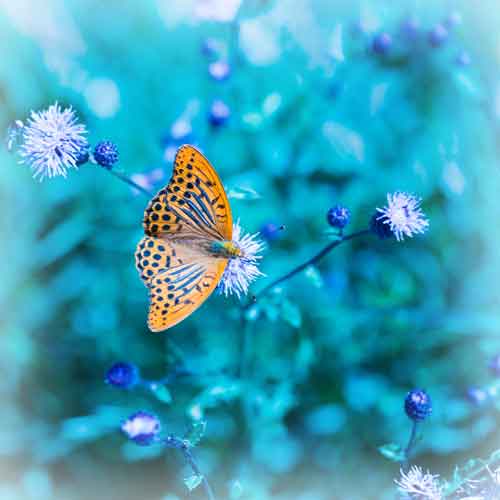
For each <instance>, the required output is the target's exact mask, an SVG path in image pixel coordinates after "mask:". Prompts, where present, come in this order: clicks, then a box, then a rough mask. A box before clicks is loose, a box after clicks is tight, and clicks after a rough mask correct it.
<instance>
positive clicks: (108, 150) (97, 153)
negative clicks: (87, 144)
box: [94, 141, 118, 169]
mask: <svg viewBox="0 0 500 500" xmlns="http://www.w3.org/2000/svg"><path fill="white" fill-rule="evenodd" d="M94 159H95V161H96V162H97V163H98V164H99V165H101V167H104V168H108V169H111V168H112V167H113V165H114V164H115V163H116V162H117V161H118V148H117V147H116V144H114V143H113V142H111V141H101V142H99V143H98V144H97V145H96V147H95V148H94Z"/></svg>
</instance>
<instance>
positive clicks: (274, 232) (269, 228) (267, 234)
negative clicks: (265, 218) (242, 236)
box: [259, 222, 285, 241]
mask: <svg viewBox="0 0 500 500" xmlns="http://www.w3.org/2000/svg"><path fill="white" fill-rule="evenodd" d="M283 229H285V227H284V226H283V225H281V226H278V225H277V224H275V223H274V222H267V223H266V224H263V225H262V226H261V228H260V230H259V234H260V235H261V236H262V238H264V239H265V240H266V241H274V240H277V239H278V238H279V237H280V235H281V231H282V230H283Z"/></svg>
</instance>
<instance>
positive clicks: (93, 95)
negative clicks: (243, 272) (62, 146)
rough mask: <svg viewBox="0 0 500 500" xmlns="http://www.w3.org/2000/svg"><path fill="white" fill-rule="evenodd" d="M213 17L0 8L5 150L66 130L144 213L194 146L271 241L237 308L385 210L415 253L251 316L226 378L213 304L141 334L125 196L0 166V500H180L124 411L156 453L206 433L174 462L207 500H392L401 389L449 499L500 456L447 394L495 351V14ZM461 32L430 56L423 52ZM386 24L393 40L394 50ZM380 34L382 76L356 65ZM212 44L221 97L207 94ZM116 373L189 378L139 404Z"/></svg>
mask: <svg viewBox="0 0 500 500" xmlns="http://www.w3.org/2000/svg"><path fill="white" fill-rule="evenodd" d="M213 3H214V2H211V1H203V0H199V1H198V0H197V1H195V0H189V1H183V0H175V1H174V0H156V1H153V0H147V1H143V2H137V1H136V2H134V1H123V0H120V1H118V0H108V1H106V2H102V1H97V0H86V1H83V0H81V1H78V0H67V1H62V0H59V1H57V0H44V1H43V2H37V1H36V0H31V1H30V0H17V1H15V2H13V1H9V0H1V1H0V32H1V33H2V36H1V37H0V50H1V52H0V53H1V55H2V57H1V59H0V103H1V106H0V129H1V130H3V131H5V130H6V129H7V127H8V125H9V124H10V123H11V122H13V121H14V120H15V119H22V120H25V119H26V117H27V116H28V114H29V112H30V110H32V109H33V110H38V109H43V108H46V107H47V106H49V105H50V104H52V103H53V102H55V101H58V102H59V103H61V104H62V105H64V106H69V105H71V106H73V108H74V109H75V110H76V111H77V113H78V115H79V117H80V119H81V121H82V122H83V123H85V124H86V125H87V128H88V129H89V140H90V141H91V142H92V143H93V144H94V143H96V142H97V141H99V140H102V139H109V140H111V141H113V142H115V143H116V144H117V145H118V147H119V150H120V163H119V165H118V167H117V169H118V170H120V171H123V172H124V173H126V174H127V175H134V176H135V177H134V179H136V180H138V181H140V182H145V180H147V181H148V182H149V183H150V184H151V185H150V186H148V187H149V188H150V189H151V190H155V189H159V188H160V187H161V186H163V184H165V183H166V182H167V181H168V179H169V177H170V173H171V160H172V152H173V151H175V148H176V146H177V145H178V144H180V143H182V142H189V143H194V144H197V145H198V146H199V147H200V148H202V149H203V151H204V153H205V154H206V155H207V157H208V158H209V159H210V161H211V162H212V163H213V165H214V166H215V168H216V169H217V171H218V172H219V174H220V176H221V177H222V179H223V181H224V184H225V186H226V188H227V191H228V193H229V194H230V201H231V206H232V210H233V214H234V216H235V217H239V218H240V219H241V222H242V224H243V226H244V227H245V228H246V229H247V230H248V231H252V232H254V231H258V230H260V228H261V227H262V226H263V225H265V224H268V223H274V224H277V225H280V224H285V225H286V227H287V229H286V231H284V232H283V233H281V234H280V237H279V238H277V239H276V240H274V241H272V242H270V243H269V245H268V249H267V251H266V253H265V258H264V260H263V264H262V267H261V269H262V271H263V272H265V273H266V275H267V278H262V279H261V280H259V282H257V283H255V284H254V285H253V287H252V291H253V292H256V291H258V290H259V289H261V288H262V287H263V286H265V284H266V283H269V282H270V280H271V279H272V278H274V277H276V276H279V275H280V274H282V273H284V272H286V271H287V270H289V269H290V268H291V267H293V266H294V265H296V264H298V263H300V262H302V261H303V260H305V259H306V258H308V257H309V256H311V255H312V254H313V253H314V252H316V251H317V250H318V249H320V248H321V246H322V245H324V244H326V243H327V242H328V241H329V236H328V234H326V233H327V231H328V225H327V223H326V217H325V215H326V211H327V210H328V208H329V207H331V206H333V205H335V204H337V203H341V204H344V205H346V206H348V207H349V209H350V210H351V212H352V214H353V217H352V222H351V228H352V230H358V229H363V228H365V227H366V225H367V223H368V220H369V218H370V216H371V214H372V213H373V211H374V209H375V207H376V206H382V205H383V204H384V203H385V196H386V193H387V192H392V191H395V190H398V189H400V190H405V191H410V192H414V193H415V194H417V195H419V196H421V197H422V198H423V209H424V211H425V213H426V214H427V215H428V217H429V219H430V230H429V231H428V233H427V234H426V235H423V236H420V237H417V238H414V239H412V240H408V241H405V242H402V243H398V242H396V241H377V240H376V239H375V238H374V237H367V238H364V239H359V240H356V241H355V242H353V243H352V244H345V245H342V246H341V247H340V248H338V249H336V250H335V251H334V252H333V253H332V254H331V255H330V256H329V257H328V258H327V259H326V260H325V261H323V262H321V264H320V265H319V266H318V268H317V269H316V268H315V269H309V270H308V271H307V272H306V273H304V274H301V275H299V276H297V277H295V278H293V280H290V281H289V282H287V283H286V284H285V285H284V286H283V287H281V288H280V289H279V290H278V291H277V292H276V293H275V294H273V295H271V296H270V297H269V298H267V299H265V300H262V301H260V302H259V303H258V304H257V305H256V306H255V308H254V309H253V310H252V315H251V318H250V319H251V321H249V323H248V332H247V334H248V344H247V349H246V362H245V365H246V367H245V370H244V373H243V375H242V376H241V377H238V376H237V375H235V374H236V373H237V367H238V364H239V363H240V359H241V349H242V344H243V341H242V338H243V332H242V327H241V323H240V321H239V308H238V302H237V301H236V300H233V299H224V298H222V297H218V296H216V295H215V294H214V296H213V297H212V298H210V300H209V301H208V302H207V303H206V304H205V305H204V306H203V307H202V308H201V309H200V310H199V311H198V312H196V313H195V314H194V315H193V316H191V317H190V318H189V319H187V320H186V321H184V322H183V323H181V324H180V325H179V326H177V327H175V328H174V329H173V330H171V331H168V332H167V333H163V334H152V333H150V332H149V331H148V329H147V326H146V313H147V294H146V289H145V288H144V287H143V285H142V283H141V281H140V279H139V277H138V275H137V273H136V270H135V268H134V260H133V252H134V249H135V245H136V243H137V241H138V240H139V239H140V238H141V235H142V227H141V220H142V215H143V210H144V208H145V206H146V203H147V199H146V198H145V197H143V196H142V195H140V194H138V193H136V192H133V191H132V190H131V189H130V188H129V187H128V186H127V185H126V184H123V183H121V182H119V181H118V180H117V179H116V178H114V177H113V176H111V175H109V174H108V173H107V172H106V171H105V170H104V169H100V168H99V167H97V166H94V165H91V164H87V165H85V166H83V167H82V168H80V169H79V170H78V171H71V172H70V173H69V176H68V179H66V180H64V179H62V178H57V179H54V180H50V181H46V182H43V183H41V184H40V183H38V182H36V181H33V180H32V179H31V175H30V171H29V169H28V168H27V167H26V166H21V165H19V164H18V159H17V158H16V157H15V155H13V154H11V153H8V152H7V151H6V148H2V150H1V151H0V157H1V165H2V169H1V176H0V189H1V197H0V203H1V205H2V210H1V213H2V226H1V231H2V259H1V260H0V266H1V267H0V276H1V281H0V303H1V311H2V314H1V324H2V334H1V336H0V363H1V364H0V366H1V377H0V391H1V394H2V402H3V404H2V406H1V411H0V499H2V500H4V499H6V500H11V499H27V500H32V499H36V500H45V499H51V498H54V499H65V500H66V499H68V500H73V499H74V500H77V499H78V500H79V499H88V498H96V499H101V498H102V499H107V500H112V499H121V500H125V499H135V498H141V499H145V500H146V499H147V500H150V499H151V500H156V499H162V500H174V499H176V498H179V499H180V498H187V497H188V496H189V497H190V498H202V497H203V492H202V490H201V488H198V489H196V490H194V491H193V492H192V493H190V494H188V492H187V490H186V488H185V486H184V484H183V478H184V477H185V476H187V475H189V473H188V470H187V469H186V467H185V466H184V464H183V461H182V457H181V456H178V455H177V454H176V452H175V451H173V450H167V451H162V450H161V449H159V448H157V447H145V448H144V447H138V446H136V445H134V444H133V443H130V442H126V439H125V438H124V436H123V435H121V434H120V432H119V430H118V429H119V426H120V422H121V421H122V419H123V418H124V417H126V416H127V415H129V414H130V413H131V412H133V411H136V410H139V409H145V410H150V411H154V412H156V413H157V414H158V415H160V416H161V418H162V421H163V427H164V430H165V431H166V432H172V433H182V431H183V430H184V429H185V428H186V426H187V425H188V424H189V422H190V420H192V419H196V418H199V417H200V416H203V418H204V419H205V420H206V421H207V432H206V436H205V438H204V439H203V441H202V442H201V443H200V445H199V447H198V448H197V449H196V456H197V458H198V460H199V462H200V467H201V468H202V470H203V471H205V472H206V474H207V477H208V478H209V479H210V481H211V483H212V484H213V486H214V489H215V491H216V493H217V497H218V498H231V499H256V500H260V499H267V498H277V499H300V500H324V499H325V500H326V499H337V498H338V499H342V500H345V499H353V500H354V499H379V498H380V499H391V498H396V497H397V492H396V489H395V485H394V483H393V480H394V478H397V477H398V475H399V465H398V464H397V463H393V462H391V461H388V460H387V459H386V458H384V457H383V456H382V455H381V454H380V453H379V452H378V451H377V449H378V447H379V446H381V445H383V444H385V443H388V442H396V443H401V444H403V443H405V442H406V440H407V439H408V434H409V430H410V421H409V420H408V418H407V417H406V415H405V413H404V411H403V400H404V396H405V394H406V392H407V391H409V390H410V389H412V388H413V387H424V388H425V389H426V390H427V391H428V392H429V394H430V395H431V397H432V399H433V403H434V413H433V415H432V417H431V418H430V419H429V421H427V422H425V424H424V425H423V426H422V432H423V437H422V440H421V441H420V443H419V445H418V454H417V456H416V457H415V462H416V463H417V464H419V465H421V466H422V467H424V468H425V469H430V470H432V471H433V472H434V473H436V474H441V475H443V476H445V477H446V476H450V474H451V473H452V472H453V469H454V466H455V465H456V464H460V463H463V462H465V461H466V460H467V459H469V458H471V457H476V456H486V455H488V454H490V453H491V452H492V451H494V450H495V449H496V448H499V447H500V440H499V437H500V436H499V433H498V431H497V429H496V428H497V425H498V421H499V416H498V409H500V405H499V404H498V401H494V400H493V401H491V402H490V403H489V404H486V405H483V406H479V407H478V406H477V405H473V404H471V402H470V401H468V400H467V399H466V397H465V394H466V392H467V390H468V388H469V387H471V386H478V387H485V386H487V385H488V384H491V383H493V382H494V376H493V375H492V374H491V373H490V372H489V371H488V362H489V360H490V359H491V358H492V356H494V355H495V354H497V353H499V352H500V338H499V327H500V321H499V320H500V316H499V306H500V296H499V292H498V283H500V266H499V264H500V253H499V251H498V245H499V243H500V241H499V237H498V221H499V220H500V219H499V217H500V197H499V195H498V193H499V192H500V176H499V165H498V163H499V162H498V152H499V143H498V134H499V131H500V73H499V71H498V69H499V64H498V63H499V55H500V35H499V32H498V26H499V23H500V9H499V8H498V7H499V2H498V1H496V0H489V1H485V0H483V1H482V2H481V3H480V4H478V3H477V2H476V3H471V2H465V1H464V2H445V1H437V2H431V1H430V0H429V1H420V2H418V1H412V2H410V1H408V2H392V1H385V2H382V1H375V0H374V1H368V0H366V1H351V2H337V1H331V0H329V1H326V0H277V1H265V0H248V1H247V0H243V2H242V5H241V6H240V8H239V10H238V11H237V7H238V4H239V2H238V1H236V0H235V1H229V0H225V1H223V2H218V3H220V4H221V5H223V7H224V8H223V9H222V10H221V11H220V12H219V11H217V12H219V14H220V13H222V15H218V14H217V12H215V11H213V10H212V11H210V9H208V7H210V5H211V4H213ZM207 6H208V7H207ZM212 7H213V6H212ZM236 11H237V12H236ZM456 11H458V12H460V14H461V17H462V22H461V23H460V24H458V25H457V26H455V27H453V29H451V30H450V36H449V39H448V40H447V41H446V43H445V44H444V45H443V46H442V47H440V48H433V47H431V46H430V45H429V43H428V40H427V32H428V31H429V30H430V29H432V27H433V26H434V25H435V24H436V23H439V22H443V20H445V19H447V18H448V16H450V14H452V13H453V12H456ZM207 12H208V13H209V14H210V12H211V15H208V14H207ZM214 12H215V13H214ZM216 14H217V15H216ZM214 16H215V17H216V18H217V19H214ZM207 17H208V18H207ZM210 17H211V18H210ZM221 17H222V19H221ZM409 18H415V19H417V20H418V21H419V23H420V28H419V30H418V34H417V35H416V39H408V38H407V37H405V36H404V34H402V33H401V30H400V24H401V23H402V22H403V21H404V20H405V19H409ZM381 31H387V32H389V33H391V35H392V37H393V46H392V47H391V50H390V53H389V54H388V55H386V56H379V55H377V54H374V53H373V51H372V50H371V48H370V47H371V43H372V39H373V37H374V35H375V34H376V33H379V32H381ZM207 38H212V39H215V40H217V42H218V45H219V50H220V53H219V56H220V57H222V58H227V59H228V60H229V62H230V65H231V74H230V76H229V78H228V79H227V80H226V81H216V80H215V79H214V78H212V77H211V76H210V74H209V64H210V63H211V62H213V61H214V60H216V59H217V56H213V55H212V56H207V55H206V54H204V53H203V51H202V46H203V44H204V43H205V42H206V40H207ZM462 51H467V52H468V53H469V54H470V58H471V64H470V65H463V64H462V65H461V64H458V63H457V61H456V58H457V56H458V55H459V54H460V53H461V52H462ZM216 98H218V99H222V100H224V101H225V102H226V104H227V105H228V106H229V107H230V109H231V117H230V119H229V121H228V122H227V124H225V125H224V126H221V127H213V126H211V125H210V123H209V121H208V119H207V115H208V113H209V110H210V106H211V103H212V101H213V99H216ZM183 130H184V131H185V132H182V131H183ZM158 169H159V170H158ZM151 172H153V174H151ZM141 175H142V176H141ZM118 360H126V361H130V362H133V363H135V364H137V365H138V366H139V367H140V369H141V371H142V373H143V374H144V376H146V377H148V378H152V379H153V378H160V377H161V376H163V375H165V374H168V373H169V372H170V371H171V370H172V369H173V368H172V367H174V366H175V365H176V364H178V363H183V364H184V365H186V366H187V367H193V368H196V369H197V370H201V371H204V372H206V375H200V376H199V377H195V378H190V379H182V380H178V381H177V382H176V383H173V384H171V385H170V386H169V388H168V389H169V391H170V394H171V397H172V401H171V402H164V401H163V402H162V401H159V400H155V399H154V397H153V396H152V395H151V394H147V393H146V392H144V391H140V390H139V391H130V392H127V391H118V390H116V389H113V388H110V387H109V386H107V385H105V384H104V382H103V377H104V374H105V372H106V370H107V368H108V367H109V366H110V365H111V364H112V363H114V362H115V361H118ZM217 374H219V375H217ZM493 399H494V398H493Z"/></svg>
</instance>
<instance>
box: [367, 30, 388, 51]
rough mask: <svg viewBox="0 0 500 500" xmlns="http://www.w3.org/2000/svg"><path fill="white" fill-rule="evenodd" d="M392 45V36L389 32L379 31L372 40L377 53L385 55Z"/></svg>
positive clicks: (373, 48)
mask: <svg viewBox="0 0 500 500" xmlns="http://www.w3.org/2000/svg"><path fill="white" fill-rule="evenodd" d="M391 46H392V37H391V35H389V33H385V32H383V33H379V34H378V35H376V36H375V38H374V39H373V42H372V50H373V52H375V54H378V55H385V54H387V52H389V50H390V48H391Z"/></svg>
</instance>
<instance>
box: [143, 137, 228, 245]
mask: <svg viewBox="0 0 500 500" xmlns="http://www.w3.org/2000/svg"><path fill="white" fill-rule="evenodd" d="M143 225H144V231H145V233H146V234H147V235H149V236H162V235H165V234H172V235H180V236H182V237H202V238H209V239H216V240H231V237H232V216H231V209H230V206H229V201H228V199H227V196H226V193H225V191H224V186H223V185H222V182H221V180H220V179H219V176H218V175H217V173H216V172H215V170H214V168H213V167H212V166H211V165H210V163H209V161H208V160H207V159H206V158H205V157H204V156H203V155H202V154H201V153H200V152H199V151H198V150H197V149H195V148H194V147H192V146H188V145H185V146H181V147H180V148H179V150H178V152H177V155H176V157H175V162H174V170H173V174H172V178H171V179H170V183H169V184H168V186H167V187H166V188H164V189H162V190H161V191H160V192H159V193H158V194H157V195H156V196H155V197H154V198H153V199H152V200H151V202H150V203H149V205H148V206H147V208H146V211H145V213H144V220H143Z"/></svg>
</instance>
